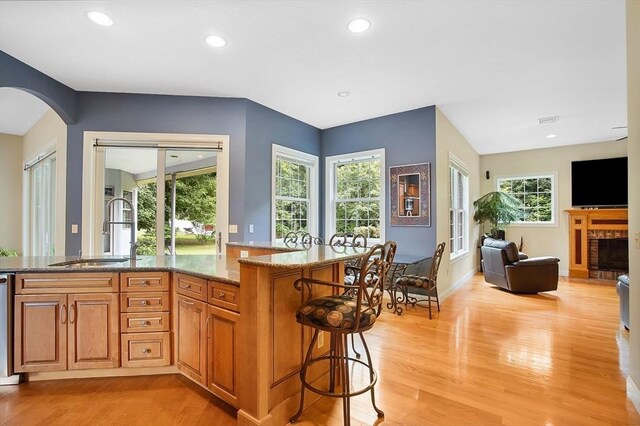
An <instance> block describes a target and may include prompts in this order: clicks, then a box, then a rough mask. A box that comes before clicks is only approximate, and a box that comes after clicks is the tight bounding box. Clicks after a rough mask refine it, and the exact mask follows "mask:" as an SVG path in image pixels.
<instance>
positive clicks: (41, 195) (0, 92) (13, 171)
mask: <svg viewBox="0 0 640 426" xmlns="http://www.w3.org/2000/svg"><path fill="white" fill-rule="evenodd" d="M66 148H67V125H66V123H65V122H64V121H63V120H62V118H61V117H60V116H59V115H58V114H57V113H56V112H55V111H54V110H53V109H52V108H51V107H50V106H49V105H48V104H46V103H45V102H44V101H42V100H40V99H39V98H38V97H36V96H34V95H33V94H31V93H29V92H27V91H24V90H20V89H15V88H8V87H2V88H0V197H1V199H2V200H8V203H7V204H8V208H3V209H2V212H0V236H1V237H0V248H4V249H8V250H11V251H12V252H16V253H18V254H22V255H25V256H42V255H63V254H64V251H65V216H66V214H65V209H66V200H65V198H66V157H67V153H66Z"/></svg>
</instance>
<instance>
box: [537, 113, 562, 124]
mask: <svg viewBox="0 0 640 426" xmlns="http://www.w3.org/2000/svg"><path fill="white" fill-rule="evenodd" d="M558 120H560V116H559V115H554V116H551V117H542V118H538V124H553V123H557V122H558Z"/></svg>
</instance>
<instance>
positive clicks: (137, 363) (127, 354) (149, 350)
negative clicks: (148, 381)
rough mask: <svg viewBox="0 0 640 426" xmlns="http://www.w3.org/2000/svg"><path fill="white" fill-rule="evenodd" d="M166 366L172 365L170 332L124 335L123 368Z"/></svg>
mask: <svg viewBox="0 0 640 426" xmlns="http://www.w3.org/2000/svg"><path fill="white" fill-rule="evenodd" d="M166 365H171V338H170V333H169V332H165V333H131V334H123V335H122V366H123V367H162V366H166Z"/></svg>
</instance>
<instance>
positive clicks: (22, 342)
mask: <svg viewBox="0 0 640 426" xmlns="http://www.w3.org/2000/svg"><path fill="white" fill-rule="evenodd" d="M15 342H16V345H15V354H14V355H15V356H14V361H15V363H14V370H15V371H17V372H28V371H60V370H66V369H67V296H66V295H61V294H49V295H18V296H16V298H15Z"/></svg>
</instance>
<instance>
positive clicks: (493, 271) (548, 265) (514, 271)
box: [480, 238, 560, 293]
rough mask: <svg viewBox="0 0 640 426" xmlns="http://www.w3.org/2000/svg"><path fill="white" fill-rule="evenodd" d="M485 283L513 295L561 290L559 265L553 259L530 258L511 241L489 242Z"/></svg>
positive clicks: (484, 246)
mask: <svg viewBox="0 0 640 426" xmlns="http://www.w3.org/2000/svg"><path fill="white" fill-rule="evenodd" d="M480 250H481V251H482V270H483V271H484V279H485V281H486V282H488V283H490V284H494V285H497V286H498V287H501V288H504V289H505V290H508V291H511V292H514V293H538V292H541V291H553V290H557V289H558V262H560V259H558V258H557V257H553V256H545V257H534V258H528V257H527V255H525V254H524V253H520V252H518V248H517V247H516V244H515V243H513V242H511V241H504V240H494V239H493V238H487V239H485V240H484V243H483V244H482V247H481V249H480Z"/></svg>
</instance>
